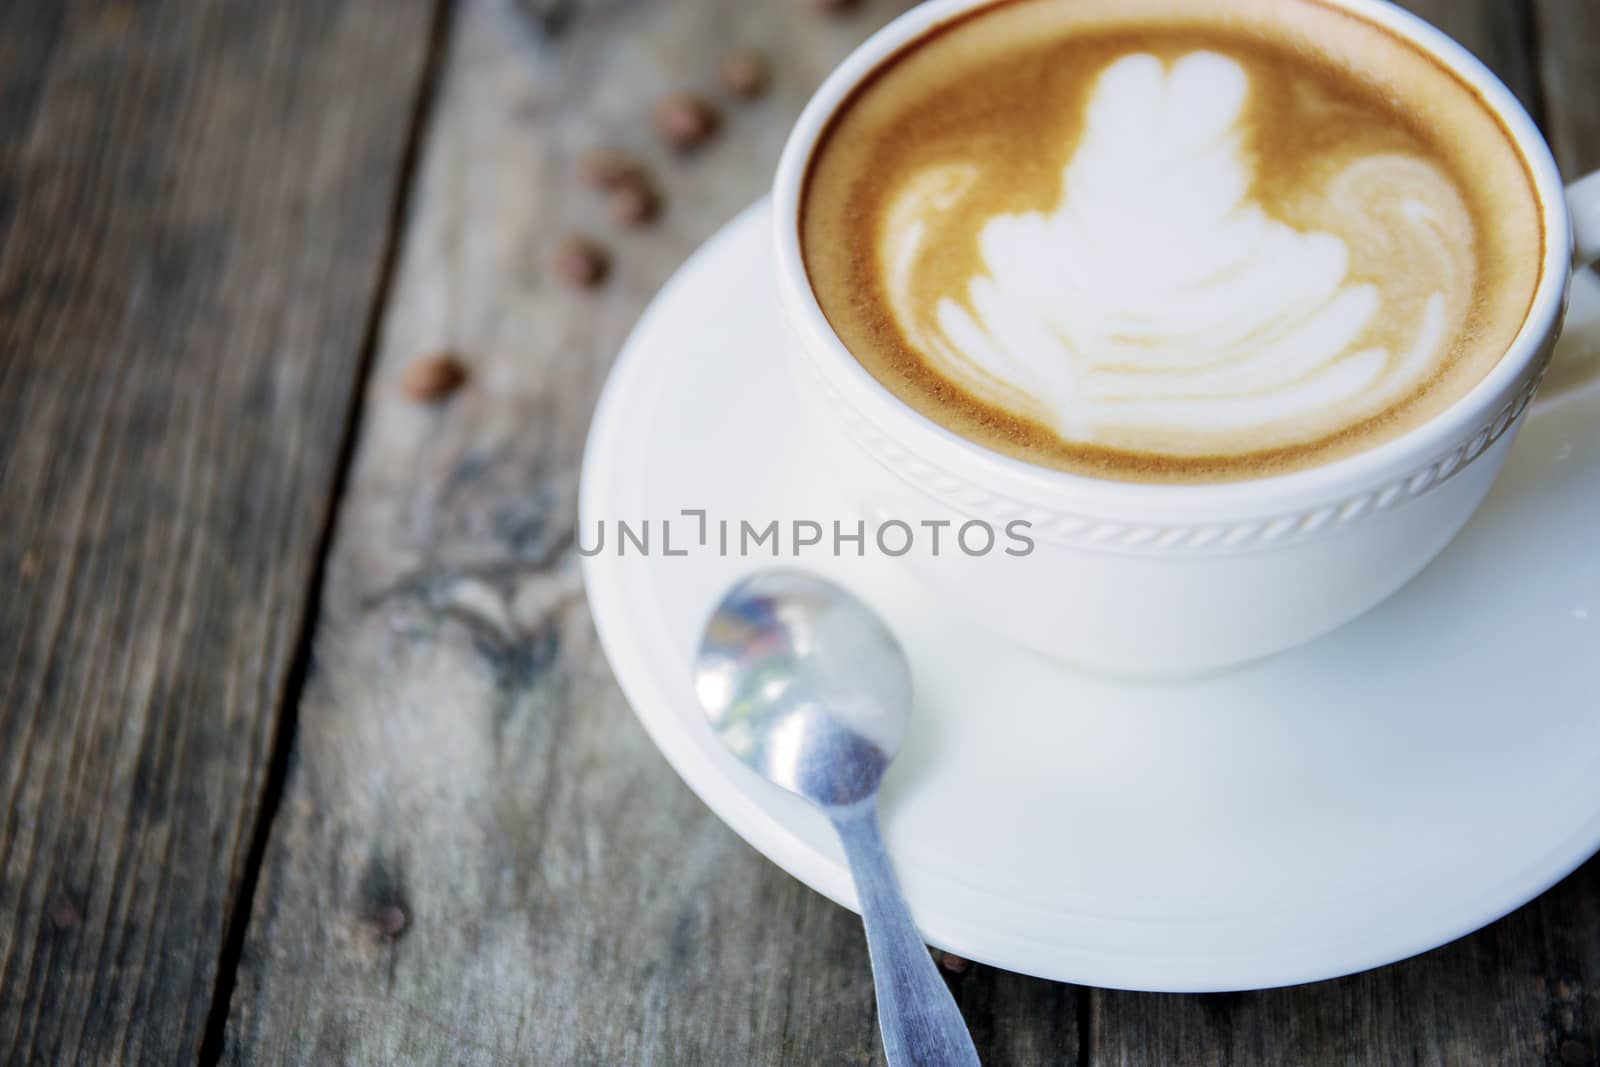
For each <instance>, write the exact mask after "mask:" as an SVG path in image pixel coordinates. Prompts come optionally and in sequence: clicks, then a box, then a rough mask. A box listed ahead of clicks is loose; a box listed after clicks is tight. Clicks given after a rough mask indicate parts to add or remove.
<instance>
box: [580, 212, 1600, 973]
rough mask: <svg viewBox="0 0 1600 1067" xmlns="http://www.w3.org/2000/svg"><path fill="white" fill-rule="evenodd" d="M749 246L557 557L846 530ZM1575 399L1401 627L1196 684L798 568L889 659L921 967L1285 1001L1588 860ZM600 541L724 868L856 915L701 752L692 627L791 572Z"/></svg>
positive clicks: (1576, 338) (659, 302) (1580, 399)
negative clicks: (755, 529) (812, 444)
mask: <svg viewBox="0 0 1600 1067" xmlns="http://www.w3.org/2000/svg"><path fill="white" fill-rule="evenodd" d="M767 239H768V231H767V207H766V204H765V203H764V202H763V203H760V204H757V205H756V206H754V207H752V208H750V209H749V210H747V211H745V212H744V213H743V214H742V215H740V216H739V217H738V218H737V219H735V220H734V221H733V222H732V223H731V224H729V225H728V226H727V227H726V228H725V229H724V230H723V231H722V232H721V233H720V234H719V235H718V236H717V237H715V238H714V239H713V240H712V241H711V242H710V243H708V244H707V245H706V246H705V247H704V248H702V249H701V250H700V251H699V252H698V253H697V254H696V255H695V256H694V257H693V258H692V259H691V260H690V261H689V262H688V263H687V264H686V265H685V266H684V267H683V269H682V270H681V271H679V273H678V275H677V276H676V277H675V278H673V280H672V281H671V283H670V284H668V286H667V287H666V288H665V289H664V290H663V291H662V293H661V295H660V296H659V297H657V299H656V301H655V303H654V304H653V305H652V306H651V307H650V309H649V311H648V312H647V313H646V314H645V316H644V318H643V319H642V321H641V322H640V323H639V326H638V328H637V329H636V330H635V331H634V334H633V337H632V338H631V339H630V341H629V342H628V345H627V348H626V349H625V350H624V352H623V353H622V355H621V357H620V359H619V360H618V362H617V365H616V368H615V370H614V371H613V372H612V375H611V380H610V382H609V384H608V385H607V387H606V390H605V393H604V396H603V397H602V399H601V402H600V406H599V410H598V412H597V414H596V416H595V421H594V426H593V429H592V431H591V434H590V438H589V445H588V453H587V455H586V457H585V460H584V469H583V486H582V498H581V505H580V510H581V515H582V519H581V525H580V535H579V536H580V543H581V544H584V545H590V546H592V545H593V543H594V539H595V536H596V532H595V531H596V529H597V527H596V523H597V522H598V521H601V520H604V521H605V522H606V523H607V524H608V525H609V524H611V523H613V522H614V521H615V520H618V519H625V520H628V521H630V522H632V523H635V524H636V523H638V521H639V520H642V519H646V518H648V519H652V520H655V521H656V522H659V521H660V520H663V519H676V520H677V522H676V523H675V524H674V529H673V533H672V537H673V540H674V542H675V543H674V550H675V551H677V550H679V549H681V548H682V546H683V544H684V539H683V538H682V537H681V535H682V534H683V532H684V531H685V530H691V531H692V529H693V523H694V522H695V520H692V519H690V520H685V519H683V518H682V517H681V516H680V511H681V509H684V508H704V509H706V510H707V511H708V512H709V518H710V520H711V521H712V523H713V524H714V523H715V522H716V520H717V519H718V518H719V517H721V518H727V519H730V520H732V521H733V522H734V524H735V528H737V522H738V520H739V519H749V520H751V521H752V522H757V523H765V522H767V521H768V520H770V519H773V518H778V519H783V520H784V521H786V522H787V521H788V520H789V519H793V518H816V519H818V520H821V521H823V522H824V523H825V524H826V523H827V522H828V521H830V520H831V519H832V518H836V517H837V518H846V517H848V513H847V512H846V511H845V510H844V508H843V507H842V505H841V504H840V503H838V502H837V501H836V500H834V499H833V497H832V496H831V494H830V491H829V487H828V486H827V485H825V484H821V482H822V480H821V479H819V478H818V477H817V476H816V475H815V474H814V471H813V465H811V464H808V463H807V456H806V453H807V444H806V442H805V441H804V440H803V439H802V438H801V437H799V436H798V432H797V428H796V420H795V417H794V415H793V414H792V409H793V407H794V401H793V399H792V398H791V393H790V386H789V383H788V381H787V378H786V372H785V369H784V368H783V366H782V365H781V362H780V360H781V356H780V345H781V335H780V330H781V326H780V323H779V320H778V310H777V306H776V303H775V295H774V293H773V289H772V283H771V280H770V279H771V275H772V269H771V266H770V264H769V262H768V256H767ZM1579 285H1580V289H1581V290H1582V291H1581V292H1580V293H1578V294H1576V298H1575V305H1578V306H1575V309H1574V316H1575V319H1574V320H1573V321H1570V322H1569V326H1568V335H1567V339H1566V340H1565V341H1564V342H1563V345H1564V346H1565V348H1566V349H1567V351H1566V352H1565V353H1563V354H1562V355H1564V356H1565V357H1566V358H1568V359H1571V358H1572V357H1573V355H1574V353H1575V352H1576V354H1577V355H1578V356H1580V357H1587V358H1588V359H1590V360H1593V358H1594V357H1595V356H1596V355H1600V300H1596V299H1593V297H1594V296H1595V293H1596V291H1597V290H1600V284H1597V283H1596V282H1595V280H1594V279H1593V277H1592V276H1587V277H1585V278H1583V279H1580V283H1579ZM1592 366H1593V365H1592V364H1591V366H1590V368H1589V369H1592ZM1579 371H1581V372H1583V373H1574V372H1573V371H1572V370H1571V368H1570V367H1569V368H1567V369H1566V370H1565V371H1564V372H1563V373H1556V374H1554V375H1553V379H1552V380H1553V381H1555V382H1556V383H1557V384H1562V382H1563V378H1564V379H1565V384H1566V386H1567V388H1566V389H1565V391H1564V392H1561V393H1559V394H1558V395H1556V396H1554V397H1550V398H1541V402H1540V404H1539V405H1538V406H1537V408H1536V414H1535V415H1534V417H1533V418H1532V420H1531V421H1530V423H1529V424H1528V425H1527V426H1526V427H1525V428H1524V430H1523V432H1522V435H1521V438H1520V439H1519V440H1518V441H1517V444H1516V448H1515V451H1514V453H1513V455H1512V456H1511V459H1510V462H1509V464H1508V465H1507V468H1506V470H1505V473H1504V475H1503V476H1502V478H1501V480H1500V482H1499V483H1498V484H1497V485H1496V487H1495V490H1494V492H1493V493H1492V495H1491V496H1490V498H1489V501H1488V503H1487V504H1486V505H1485V506H1484V508H1483V510H1482V511H1481V512H1480V513H1479V514H1478V515H1477V516H1476V517H1475V518H1474V519H1473V520H1472V522H1471V523H1470V525H1469V526H1468V527H1467V529H1466V531H1465V532H1464V533H1463V534H1462V535H1461V537H1460V538H1459V539H1458V540H1457V541H1456V542H1455V543H1454V544H1453V545H1451V547H1450V548H1449V549H1448V550H1447V551H1446V552H1445V554H1444V555H1443V556H1442V557H1441V558H1440V559H1439V560H1438V561H1437V562H1435V563H1434V564H1433V565H1432V566H1430V567H1429V568H1428V569H1427V570H1426V571H1425V572H1424V573H1423V574H1422V576H1421V577H1419V578H1418V579H1417V580H1416V581H1415V582H1413V583H1412V584H1411V585H1410V586H1408V587H1407V588H1406V589H1405V590H1403V591H1402V592H1401V593H1400V594H1399V595H1398V596H1396V597H1395V598H1393V599H1392V600H1390V601H1389V602H1387V603H1386V604H1384V605H1382V606H1381V607H1379V608H1378V609H1377V610H1376V611H1374V612H1372V613H1371V614H1369V615H1367V616H1365V617H1364V618H1362V619H1360V620H1357V621H1356V622H1355V623H1352V624H1351V625H1349V626H1347V627H1345V628H1344V629H1342V630H1340V631H1338V632H1337V633H1335V634H1333V635H1331V636H1329V637H1326V638H1323V639H1322V640H1320V641H1318V642H1315V643H1314V644H1312V645H1309V646H1306V647H1303V648H1301V649H1299V650H1296V651H1294V652H1290V653H1287V654H1284V655H1281V656H1279V657H1277V658H1276V659H1272V660H1269V661H1267V662H1264V663H1260V664H1257V665H1254V666H1251V667H1248V668H1245V669H1243V670H1240V671H1237V672H1234V673H1229V674H1224V675H1220V676H1216V677H1212V678H1208V679H1204V680H1201V681H1196V682H1190V683H1184V684H1181V685H1140V684H1129V683H1119V682H1114V681H1108V680H1105V679H1099V678H1089V677H1085V676H1083V675H1080V674H1075V673H1073V672H1072V671H1071V670H1069V669H1066V668H1064V667H1061V666H1058V665H1055V664H1053V663H1050V662H1047V661H1045V660H1042V659H1040V658H1039V657H1037V656H1034V655H1031V654H1028V653H1025V652H1022V651H1020V650H1018V649H1016V648H1014V647H1011V646H1009V645H1007V644H1005V643H1003V642H1001V641H1000V640H998V639H996V638H994V637H992V636H990V635H988V634H987V633H984V632H982V631H979V630H977V629H975V628H973V627H972V626H971V625H970V624H969V623H966V622H964V621H963V620H962V619H960V618H958V617H954V616H953V615H950V614H947V613H946V612H945V611H944V610H943V609H942V608H941V606H940V605H939V604H938V603H936V602H935V601H933V600H932V599H930V598H929V597H928V595H927V594H926V593H924V592H923V591H922V589H921V588H920V587H919V586H917V585H916V584H914V582H913V581H912V580H911V579H910V578H909V577H908V576H906V575H904V574H902V573H900V572H899V571H897V570H896V569H895V567H894V564H893V563H892V562H886V561H884V560H883V559H881V558H879V559H878V560H872V559H867V560H860V559H856V558H853V557H847V558H844V559H837V560H836V559H832V558H828V559H825V560H821V561H820V562H818V559H819V557H809V558H808V560H807V561H806V565H807V566H814V567H815V569H816V570H818V571H820V572H824V573H826V574H828V575H829V576H831V577H832V578H834V579H835V580H837V581H840V582H842V583H844V584H846V585H848V586H849V587H851V588H853V589H854V590H856V591H857V592H858V593H859V594H860V595H862V596H863V597H864V598H866V599H867V600H868V601H869V602H871V603H873V604H874V605H876V606H877V608H878V609H879V610H880V611H882V612H883V614H884V615H885V616H886V617H887V618H888V619H889V621H890V622H891V624H892V625H893V626H894V628H895V629H896V631H897V632H898V633H899V635H900V637H901V639H902V642H903V643H904V645H905V647H906V649H907V650H908V652H909V653H910V655H911V658H912V661H913V670H914V672H915V680H916V685H917V690H918V697H919V700H918V706H917V714H916V718H915V720H914V722H913V728H912V731H911V737H910V740H909V741H908V743H907V746H906V749H905V750H904V751H903V752H902V753H901V756H900V759H899V760H898V761H897V762H896V764H895V765H894V767H893V769H892V770H891V772H890V776H889V780H888V782H887V784H886V791H885V796H884V823H885V832H886V834H887V837H888V841H889V846H890V850H891V852H892V853H893V856H894V860H895V865H896V868H897V870H898V871H899V874H900V879H901V882H902V883H903V885H904V887H905V891H906V894H907V896H908V897H909V899H910V903H911V909H912V911H913V912H914V913H915V916H916V919H917V922H918V924H919V926H920V927H921V928H922V930H923V932H924V933H925V934H926V935H927V936H928V938H929V939H930V941H932V942H933V943H935V944H937V945H938V946H940V947H942V948H945V949H948V950H949V951H952V952H955V953H958V954H959V955H962V956H966V957H970V958H973V959H977V960H981V961H984V962H987V963H990V964H994V965H996V966H999V967H1004V968H1007V969H1010V970H1014V971H1022V972H1025V973H1028V974H1034V975H1039V976H1043V977H1047V978H1056V979H1063V980H1067V981H1072V982H1080V983H1086V984H1091V985H1098V986H1114V987H1122V988H1130V989H1150V990H1223V989H1245V988H1256V987H1264V986H1274V985H1284V984H1290V983H1295V982H1306V981H1311V980H1315V979H1322V978H1329V977H1332V976H1335V975H1340V974H1345V973H1348V972H1351V971H1358V970H1362V969H1364V968H1368V967H1373V966H1376V965H1378V964H1383V963H1388V962H1390V961H1393V960H1397V959H1401V958H1403V957H1405V956H1409V955H1412V954H1414V953H1417V952H1421V951H1423V950H1424V949H1428V948H1432V947H1433V946H1435V945H1439V944H1442V943H1443V942H1446V941H1449V940H1451V939H1452V938H1455V937H1458V936H1460V935H1462V934H1464V933H1467V932H1468V931H1470V930H1473V929H1475V928H1476V927H1479V926H1481V925H1483V924H1485V923H1487V922H1489V921H1491V920H1493V919H1495V918H1497V917H1499V916H1500V915H1503V914H1505V913H1506V912H1507V911H1510V910H1511V909H1512V908H1515V907H1516V906H1518V905H1519V904H1522V903H1523V902H1524V901H1527V900H1529V899H1530V898H1532V897H1533V896H1535V895H1537V894H1538V893H1540V892H1541V891H1543V890H1544V889H1545V888H1546V887H1548V886H1550V885H1551V884H1552V883H1554V882H1555V881H1557V880H1558V879H1560V878H1561V877H1562V876H1564V875H1565V874H1567V873H1568V872H1569V871H1571V870H1572V869H1573V868H1574V867H1576V866H1577V865H1578V864H1579V863H1580V862H1582V861H1583V860H1584V859H1585V858H1586V857H1588V856H1589V855H1590V854H1591V853H1593V852H1595V851H1596V849H1597V847H1600V375H1595V374H1591V373H1587V371H1585V369H1584V368H1583V367H1579ZM685 522H687V523H688V524H689V525H687V526H685V525H683V524H684V523H685ZM713 529H714V527H713ZM614 533H615V530H614V528H613V529H611V530H608V540H607V543H606V544H607V547H606V551H605V552H604V553H603V554H601V555H598V556H595V557H592V558H589V559H586V560H585V561H584V563H585V570H584V574H585V580H586V583H587V586H588V591H589V600H590V603H591V605H592V607H593V611H594V617H595V622H596V625H597V626H598V628H599V632H600V637H601V640H602V642H603V643H604V646H605V650H606V654H607V655H608V656H609V657H610V660H611V664H612V666H613V668H614V669H615V671H616V673H617V678H618V680H619V681H620V682H621V684H622V688H623V690H624V692H625V693H626V694H627V697H628V699H629V701H631V703H632V704H633V707H634V708H635V710H636V711H637V713H638V715H639V719H640V721H641V722H643V723H644V726H645V728H646V729H647V730H648V731H649V733H650V736H651V737H652V738H653V739H654V740H655V743H656V744H657V745H658V746H659V747H660V749H661V751H662V752H663V753H664V754H665V755H666V757H667V759H668V760H669V761H670V762H671V763H672V765H673V767H675V768H676V769H677V771H678V773H679V774H680V775H682V776H683V778H684V780H685V781H686V782H688V783H689V786H690V787H691V788H692V789H694V791H695V792H696V793H698V794H699V795H700V796H701V798H702V799H704V800H705V802H706V803H707V804H708V805H710V806H711V809H712V810H713V811H715V812H716V813H717V815H718V816H720V817H721V818H722V819H723V820H725V821H726V822H727V823H728V825H730V826H731V827H733V829H734V830H736V831H737V832H738V833H739V834H740V835H741V836H742V837H744V838H745V840H747V841H749V842H750V843H751V844H752V845H754V846H755V847H756V848H757V849H759V850H760V851H761V852H763V853H765V854H766V855H767V856H769V857H770V858H771V859H772V860H773V861H774V862H776V863H778V864H779V865H780V866H782V867H783V868H784V869H785V870H787V871H789V872H790V873H792V874H793V875H794V876H795V877H797V878H799V879H801V880H802V881H804V882H806V883H807V884H808V885H811V886H813V887H814V888H816V889H817V890H819V891H821V892H822V893H824V894H826V895H827V896H829V897H832V898H833V899H834V900H836V901H839V902H840V903H842V904H844V905H846V906H848V907H854V906H855V898H854V894H853V892H852V890H851V886H850V880H849V877H848V875H847V872H846V869H845V867H844V861H843V856H842V854H841V853H840V851H839V848H838V846H837V844H836V843H835V841H834V839H833V835H832V832H831V830H830V829H829V827H828V825H827V823H825V822H824V821H823V819H822V818H821V817H820V816H819V815H817V814H816V813H814V812H813V811H811V810H810V809H809V808H808V807H807V806H806V805H805V803H804V802H802V801H800V800H798V799H796V798H793V797H790V796H788V795H787V794H785V793H782V792H781V791H779V790H778V789H777V788H776V787H773V786H770V785H768V784H766V783H765V782H762V781H761V780H759V779H757V778H756V777H755V776H754V775H753V774H752V773H751V772H750V771H748V770H747V769H745V768H744V767H743V766H742V765H740V764H738V763H736V762H735V761H734V760H733V759H732V758H731V757H729V756H728V755H727V754H726V753H724V752H723V751H722V750H721V749H720V748H719V747H718V745H717V742H716V740H715V739H714V738H713V736H712V734H711V732H710V730H709V729H708V728H707V727H706V725H705V722H704V720H703V719H702V717H701V713H700V711H699V709H698V707H697V705H696V703H695V697H694V694H693V692H692V691H691V688H690V684H689V677H688V672H689V662H690V657H691V653H692V650H693V648H694V646H695V643H696V641H697V638H698V634H699V631H700V627H701V624H702V622H703V621H704V619H705V617H706V615H707V614H708V613H709V610H710V608H711V605H712V604H713V603H715V601H716V600H717V599H718V598H719V596H720V595H721V593H722V592H723V591H724V590H725V589H726V587H727V586H728V585H729V584H730V583H731V582H733V580H734V579H735V578H736V577H737V576H738V575H740V574H742V573H745V572H747V571H749V570H752V569H755V568H759V567H761V566H763V565H766V566H774V565H782V563H783V561H781V560H779V561H773V560H770V559H766V560H763V559H761V558H755V559H739V558H719V557H718V556H717V554H716V553H715V552H714V551H708V550H705V549H698V548H696V549H695V550H694V551H693V552H691V554H690V555H688V556H684V557H671V558H669V557H665V556H663V555H661V554H660V548H661V545H660V544H659V536H660V534H659V530H657V531H655V535H654V536H655V538H656V539H655V540H653V541H652V548H653V549H654V550H655V554H653V555H650V556H645V557H641V556H640V555H638V554H637V553H634V552H630V554H629V555H628V556H627V557H626V558H618V557H617V555H616V554H615V547H616V546H615V544H614V538H613V537H611V535H613V534H614ZM711 540H712V545H713V547H714V545H715V534H713V536H712V539H711ZM691 547H693V546H691ZM790 562H792V561H790Z"/></svg>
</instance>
